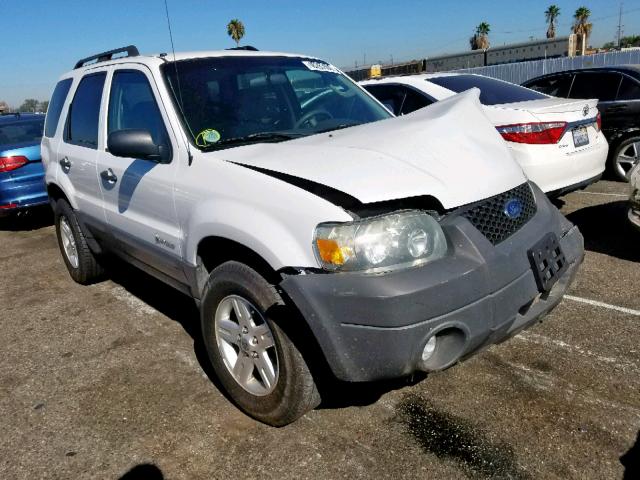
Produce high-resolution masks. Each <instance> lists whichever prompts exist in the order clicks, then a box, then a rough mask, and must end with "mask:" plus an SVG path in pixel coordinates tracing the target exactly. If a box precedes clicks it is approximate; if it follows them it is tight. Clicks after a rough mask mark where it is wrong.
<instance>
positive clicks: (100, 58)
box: [73, 45, 140, 70]
mask: <svg viewBox="0 0 640 480" xmlns="http://www.w3.org/2000/svg"><path fill="white" fill-rule="evenodd" d="M125 52H126V53H127V55H126V56H127V57H137V56H138V55H140V52H139V51H138V49H137V48H136V47H135V46H134V45H128V46H126V47H122V48H116V49H115V50H109V51H108V52H102V53H98V54H97V55H91V56H90V57H87V58H83V59H82V60H78V61H77V62H76V65H75V67H73V69H74V70H75V69H76V68H80V67H84V66H85V65H86V64H88V63H89V62H91V61H92V60H95V62H94V63H100V62H106V61H107V60H111V59H112V58H113V56H114V55H116V54H118V53H125Z"/></svg>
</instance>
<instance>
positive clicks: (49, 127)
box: [44, 78, 72, 138]
mask: <svg viewBox="0 0 640 480" xmlns="http://www.w3.org/2000/svg"><path fill="white" fill-rule="evenodd" d="M71 81H72V80H71V79H70V78H66V79H64V80H60V81H59V82H58V84H57V85H56V88H55V89H54V90H53V95H51V101H50V102H49V108H48V109H47V119H46V121H45V124H44V125H45V126H44V134H45V136H46V137H49V138H51V137H53V136H54V135H55V134H56V128H58V120H60V114H61V113H62V107H63V106H64V101H65V100H66V99H67V94H68V93H69V88H71Z"/></svg>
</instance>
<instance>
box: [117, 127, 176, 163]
mask: <svg viewBox="0 0 640 480" xmlns="http://www.w3.org/2000/svg"><path fill="white" fill-rule="evenodd" d="M107 148H108V149H109V152H110V153H111V155H115V156H116V157H125V158H140V159H143V160H153V161H156V162H163V161H166V160H168V159H169V148H168V147H167V146H166V145H156V144H155V143H154V141H153V138H152V137H151V133H150V132H149V131H148V130H133V129H131V130H117V131H115V132H111V133H110V134H109V137H108V138H107Z"/></svg>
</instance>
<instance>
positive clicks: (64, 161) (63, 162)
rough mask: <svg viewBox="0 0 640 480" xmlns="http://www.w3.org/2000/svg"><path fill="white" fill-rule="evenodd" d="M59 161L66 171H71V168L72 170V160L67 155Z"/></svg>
mask: <svg viewBox="0 0 640 480" xmlns="http://www.w3.org/2000/svg"><path fill="white" fill-rule="evenodd" d="M58 163H59V164H60V166H61V167H62V170H63V171H64V173H69V170H71V161H70V160H69V159H68V158H67V157H64V158H63V159H62V160H60V161H59V162H58Z"/></svg>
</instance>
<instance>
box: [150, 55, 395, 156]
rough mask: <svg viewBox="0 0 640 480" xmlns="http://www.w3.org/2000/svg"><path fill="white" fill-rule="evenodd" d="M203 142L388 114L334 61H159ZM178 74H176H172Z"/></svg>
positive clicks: (300, 131)
mask: <svg viewBox="0 0 640 480" xmlns="http://www.w3.org/2000/svg"><path fill="white" fill-rule="evenodd" d="M162 69H163V74H164V76H165V78H166V79H167V82H168V85H169V89H170V90H171V91H172V93H173V95H174V97H175V98H174V101H175V103H176V105H178V109H180V108H179V106H180V105H181V104H182V106H183V117H184V118H183V121H184V123H185V126H186V127H187V131H188V132H189V134H190V135H191V137H192V140H193V142H194V143H195V144H196V145H197V146H198V147H199V148H201V149H215V148H221V147H223V146H229V145H235V144H239V143H250V142H258V141H283V140H287V139H290V138H296V137H301V136H306V135H312V134H314V133H319V132H323V131H329V130H335V129H338V128H345V127H349V126H353V125H358V124H361V123H368V122H374V121H377V120H382V119H385V118H389V117H390V116H391V115H390V114H389V112H387V111H386V110H385V109H384V108H383V107H382V106H381V105H379V104H378V103H377V102H376V101H375V100H374V99H373V98H371V97H370V96H369V95H368V94H367V93H365V92H364V91H362V89H360V88H359V87H358V86H357V85H355V84H354V83H353V82H352V81H351V80H350V79H349V78H348V77H346V76H345V75H343V74H341V73H340V72H339V71H338V70H337V69H336V68H335V67H333V66H332V65H330V64H328V63H325V62H321V61H318V60H312V59H307V58H293V57H271V56H269V57H267V56H265V57H260V56H255V57H250V56H242V57H241V56H235V57H234V56H230V57H209V58H202V59H193V60H183V61H178V62H175V63H166V64H165V65H163V68H162ZM176 75H178V77H177V78H176Z"/></svg>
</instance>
